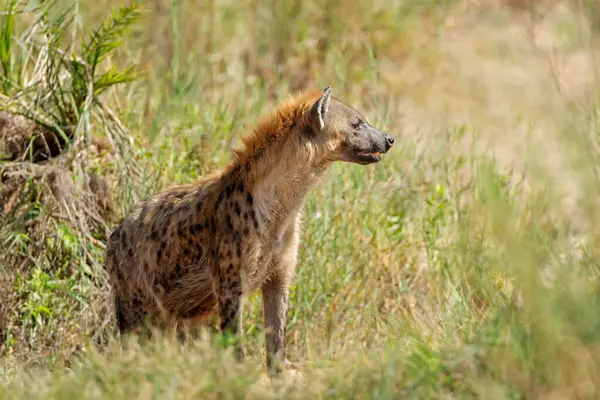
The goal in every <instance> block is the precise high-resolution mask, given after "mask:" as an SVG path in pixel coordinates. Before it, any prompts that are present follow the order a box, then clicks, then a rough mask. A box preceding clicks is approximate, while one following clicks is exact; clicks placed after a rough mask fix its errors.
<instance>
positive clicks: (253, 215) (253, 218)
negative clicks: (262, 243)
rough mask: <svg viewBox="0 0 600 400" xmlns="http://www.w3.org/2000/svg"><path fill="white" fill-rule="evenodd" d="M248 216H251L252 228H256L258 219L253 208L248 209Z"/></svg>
mask: <svg viewBox="0 0 600 400" xmlns="http://www.w3.org/2000/svg"><path fill="white" fill-rule="evenodd" d="M250 216H251V217H252V222H253V224H254V229H258V219H256V213H255V212H254V210H250Z"/></svg>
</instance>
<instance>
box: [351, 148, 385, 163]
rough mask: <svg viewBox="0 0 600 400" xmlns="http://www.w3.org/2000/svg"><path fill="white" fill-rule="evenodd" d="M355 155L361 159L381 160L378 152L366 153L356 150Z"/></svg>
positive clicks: (369, 160)
mask: <svg viewBox="0 0 600 400" xmlns="http://www.w3.org/2000/svg"><path fill="white" fill-rule="evenodd" d="M356 155H357V156H358V158H359V159H360V160H361V161H367V162H377V161H379V160H381V153H380V152H375V153H367V152H362V151H358V152H356Z"/></svg>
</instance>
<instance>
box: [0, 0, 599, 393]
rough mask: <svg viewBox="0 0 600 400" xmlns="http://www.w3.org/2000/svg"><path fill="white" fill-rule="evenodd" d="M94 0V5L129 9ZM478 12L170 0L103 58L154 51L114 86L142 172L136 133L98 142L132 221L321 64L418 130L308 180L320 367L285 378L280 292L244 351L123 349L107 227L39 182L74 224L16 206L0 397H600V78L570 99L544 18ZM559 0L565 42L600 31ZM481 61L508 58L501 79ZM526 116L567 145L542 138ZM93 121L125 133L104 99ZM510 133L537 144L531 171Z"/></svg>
mask: <svg viewBox="0 0 600 400" xmlns="http://www.w3.org/2000/svg"><path fill="white" fill-rule="evenodd" d="M62 3H65V4H66V2H62ZM107 3H110V4H111V5H116V4H117V3H120V2H118V1H109V2H107ZM123 3H124V2H123ZM590 4H591V3H590ZM78 7H79V9H78V12H77V14H76V19H75V21H76V22H77V23H79V24H81V25H82V26H83V27H88V26H90V25H89V24H90V23H91V26H94V27H95V26H98V25H99V24H98V21H100V19H102V18H104V17H105V16H106V15H108V14H109V12H108V11H107V10H105V9H104V8H103V7H101V6H100V5H93V4H92V3H87V2H81V3H80V4H79V3H78ZM478 12H479V13H480V14H479V17H478V18H480V20H481V21H482V22H479V24H478V25H477V26H476V27H473V26H472V24H473V22H472V19H470V18H472V17H470V14H469V11H468V10H467V9H466V8H465V4H464V3H463V2H461V1H427V2H419V1H414V2H411V1H408V2H404V3H402V5H398V4H396V2H392V1H385V0H384V1H375V2H373V1H368V2H367V1H361V0H356V1H351V2H341V1H336V0H318V1H317V0H315V1H310V2H306V1H296V0H294V1H289V2H282V3H281V4H280V5H277V6H275V7H273V6H272V3H271V2H266V1H262V0H253V1H251V2H249V3H247V4H244V5H242V4H241V3H237V2H230V1H219V2H216V1H209V2H201V4H199V3H195V2H186V1H162V0H156V1H153V2H149V3H148V4H147V5H146V8H145V11H144V15H145V19H142V20H141V21H140V22H139V24H138V25H139V27H140V29H138V30H136V31H135V32H134V34H133V35H132V38H131V40H129V41H127V42H125V43H124V44H123V45H122V46H119V47H116V46H115V48H114V49H112V50H114V55H113V57H110V58H107V59H106V60H105V61H106V64H105V65H103V67H102V68H104V69H103V70H102V71H111V68H113V66H114V68H117V69H115V70H123V69H122V68H127V66H131V65H140V66H142V67H143V68H144V70H145V71H146V75H145V76H144V79H141V80H138V81H135V82H130V83H127V84H124V85H120V86H115V88H114V90H113V89H111V90H107V91H106V92H104V93H101V94H99V95H98V98H99V99H101V101H102V102H103V104H106V105H108V106H110V108H111V109H112V110H116V111H117V114H118V117H119V118H120V120H121V121H123V123H124V125H125V126H126V127H127V128H128V132H129V133H128V134H131V136H132V138H133V139H134V140H132V142H133V143H134V146H135V148H134V151H133V152H131V154H132V155H133V157H135V162H136V163H137V164H138V165H143V166H144V174H143V175H141V176H140V177H137V178H135V179H133V178H132V177H126V178H128V179H129V180H128V181H125V180H124V178H125V177H124V176H123V175H126V174H125V173H124V172H123V171H124V169H123V167H122V165H123V164H122V161H120V159H119V158H118V155H119V154H120V153H119V152H117V151H115V149H114V148H113V150H112V152H110V153H109V154H108V155H106V154H104V155H101V154H100V155H99V154H95V153H91V152H89V153H88V152H84V153H83V154H84V157H85V161H86V168H89V169H90V170H93V171H94V172H96V173H97V174H99V175H101V176H103V177H104V178H105V179H106V181H107V183H108V185H109V188H110V192H111V193H112V194H113V196H114V200H115V204H116V216H115V217H114V218H113V219H110V218H108V219H107V220H106V223H107V224H108V225H109V226H110V227H113V226H115V225H116V223H117V221H118V219H119V218H120V217H122V216H123V215H125V213H126V212H127V211H128V210H129V209H130V207H131V206H132V204H133V203H134V201H135V200H136V199H138V198H140V197H144V196H146V195H147V194H149V193H151V192H154V191H156V190H158V189H160V188H164V187H167V186H169V185H171V184H175V183H183V182H192V181H194V180H195V179H197V178H198V177H199V176H202V175H204V174H206V173H208V172H210V171H213V170H215V169H216V168H220V167H222V166H224V165H225V164H226V163H227V162H228V160H229V157H230V147H231V146H232V145H233V144H235V142H236V141H237V140H238V138H239V135H240V134H241V133H243V132H244V130H246V129H249V128H250V126H251V124H252V123H253V122H254V121H256V119H257V118H258V116H259V114H261V113H263V112H268V111H269V109H270V108H271V107H272V106H273V105H274V104H276V103H277V102H278V101H280V100H281V99H283V98H284V97H285V96H287V94H288V93H289V92H290V91H291V90H292V89H294V88H298V87H301V86H303V85H308V86H311V87H314V86H317V87H323V86H325V85H327V84H332V85H333V88H334V95H335V96H336V97H339V98H340V99H343V100H346V101H347V102H349V103H350V104H352V105H353V106H355V107H356V108H358V109H360V110H361V111H363V113H364V114H365V115H367V117H368V119H369V120H370V121H371V122H373V123H374V124H375V125H377V126H378V127H379V128H381V129H384V130H386V131H388V132H390V133H392V134H394V136H395V137H396V145H395V147H394V148H393V149H392V150H391V151H390V152H389V153H388V154H387V155H386V156H385V157H384V160H383V161H382V162H380V163H379V164H377V165H373V166H368V167H362V166H357V165H349V164H337V165H335V166H334V167H332V168H331V170H330V171H329V173H328V176H327V179H326V180H324V181H323V183H322V184H321V185H320V186H319V187H317V188H316V189H315V190H314V191H313V192H312V193H311V194H310V195H309V197H308V198H307V200H306V204H305V207H304V213H305V224H304V227H303V233H302V240H301V246H300V254H299V265H298V274H297V277H296V279H295V281H294V284H293V287H292V290H291V300H290V311H289V323H288V339H287V341H288V344H287V348H288V356H289V358H290V359H291V360H292V361H293V362H294V363H295V364H296V367H297V369H298V371H299V372H300V373H301V374H302V376H303V378H302V380H300V381H296V380H293V379H291V377H288V375H286V376H285V377H288V378H289V379H282V380H275V381H273V384H272V386H264V385H261V384H260V383H258V382H259V381H260V378H261V376H262V374H263V371H264V367H263V360H264V342H263V332H262V310H261V299H260V295H259V294H254V295H252V296H250V297H249V298H248V299H247V301H246V303H245V307H244V315H243V334H244V339H243V340H244V349H245V354H246V358H247V359H246V361H245V362H243V363H235V362H234V361H233V359H232V356H231V350H230V349H226V348H223V346H222V345H221V344H220V343H221V341H220V340H219V338H218V337H215V336H210V335H209V336H207V337H205V338H202V339H199V340H197V341H193V342H191V343H186V344H181V343H173V342H171V341H169V340H166V339H164V340H160V339H159V340H157V341H156V342H154V343H147V344H138V343H135V342H131V343H127V346H125V347H124V348H121V346H120V343H119V340H117V335H116V332H115V329H114V321H113V319H112V315H111V314H112V311H111V306H110V302H109V297H108V287H107V285H106V281H105V273H104V271H103V269H102V266H101V263H102V256H103V252H102V246H101V245H99V244H94V243H96V242H94V241H91V240H89V239H87V238H86V239H85V240H82V239H81V236H80V230H79V226H78V225H76V224H73V223H71V222H69V221H62V220H55V219H52V217H51V215H50V213H51V211H52V210H49V209H48V207H47V206H45V205H44V203H43V198H36V197H32V198H28V199H27V202H28V204H30V205H31V207H30V211H29V212H30V213H33V214H32V215H31V216H30V217H28V218H32V219H34V218H42V217H45V218H47V219H45V220H44V221H50V222H49V223H50V224H51V225H50V226H51V227H52V229H53V232H56V233H53V235H52V236H51V237H49V238H48V241H47V242H44V246H39V244H37V245H36V241H37V240H38V239H37V237H36V236H34V233H35V232H32V231H31V230H29V229H30V228H29V226H28V225H13V228H14V229H13V230H11V231H10V235H9V236H8V237H9V238H10V239H11V241H10V243H9V245H10V247H2V249H3V250H4V251H6V252H8V251H12V252H15V253H16V252H18V253H19V255H20V256H21V257H22V258H23V259H25V260H26V261H27V262H26V263H25V264H24V265H25V267H23V266H19V267H18V268H16V267H15V266H14V265H13V264H11V263H10V262H8V261H5V260H7V259H9V258H2V257H0V278H2V275H1V274H4V275H5V276H14V275H16V278H15V279H14V280H13V281H10V282H11V286H10V287H8V289H6V288H5V289H4V290H3V291H0V299H2V298H3V297H2V295H3V293H9V295H7V296H8V297H7V299H9V300H10V302H11V303H10V304H11V305H14V309H11V310H9V313H8V316H5V317H4V320H2V319H0V322H1V323H0V333H1V336H0V337H1V339H2V344H1V348H2V350H0V354H1V357H2V358H1V360H0V381H1V382H2V385H3V386H1V387H0V398H7V399H9V398H10V399H19V398H28V399H29V398H45V399H51V398H57V399H59V398H60V399H70V398H131V397H141V398H242V397H244V398H246V397H256V398H378V399H388V398H389V399H391V398H424V399H429V398H472V397H476V398H486V399H487V398H490V399H496V398H498V399H513V398H538V397H542V396H559V395H562V396H565V397H567V398H595V397H597V396H598V392H599V388H598V386H597V385H598V384H597V382H598V379H599V378H600V368H599V365H598V361H597V358H598V355H599V353H598V348H599V347H598V344H600V299H599V293H600V292H599V291H598V288H599V287H600V286H599V284H600V280H599V278H600V253H599V251H600V241H599V240H598V233H599V232H598V229H597V228H596V226H597V223H596V221H597V215H598V213H597V212H596V209H597V201H596V198H597V193H598V190H600V185H599V184H598V181H597V180H596V178H595V176H596V174H595V173H596V169H597V160H598V158H597V157H598V152H597V145H598V138H599V137H600V136H598V127H597V124H596V121H595V120H596V118H595V116H596V115H597V102H596V101H594V100H595V97H596V96H595V93H597V92H596V89H597V87H596V85H595V83H588V84H587V85H588V87H589V88H590V92H591V93H592V95H591V96H583V95H582V96H580V97H577V99H576V100H573V98H569V99H566V98H565V96H567V95H566V94H565V93H564V92H563V93H557V92H556V88H555V86H554V83H555V82H554V81H552V78H551V77H550V78H548V79H547V80H546V79H545V78H544V76H545V75H544V73H541V72H540V71H547V69H546V68H547V65H546V64H545V62H546V60H545V59H544V57H538V56H537V55H535V56H531V57H529V58H528V56H527V54H529V53H530V52H532V51H533V50H532V48H531V47H528V46H529V43H527V42H526V39H525V37H526V36H525V35H523V36H522V37H521V36H507V37H510V38H511V39H507V40H504V41H503V40H502V39H498V33H496V32H497V29H504V30H505V31H506V32H508V33H507V35H508V34H510V32H512V31H511V30H510V29H512V28H515V26H520V25H518V22H515V21H520V20H519V19H518V17H520V16H522V14H515V13H516V11H510V10H507V9H506V8H504V7H503V6H502V7H500V8H494V7H483V6H482V7H481V8H480V9H479V11H478ZM549 13H550V14H551V16H550V17H548V20H547V21H548V24H550V25H552V29H549V31H560V29H558V28H557V26H556V25H558V26H559V27H560V26H569V35H570V36H569V40H568V41H564V40H563V41H562V42H561V41H560V40H559V41H557V43H558V46H561V45H564V47H563V48H558V49H555V50H554V51H555V52H559V53H560V52H561V51H563V53H560V54H561V55H562V56H565V57H566V56H567V55H569V54H571V53H572V52H573V51H579V50H581V51H585V52H588V51H589V52H590V53H593V52H594V51H596V48H595V47H594V46H595V44H594V43H595V40H596V38H595V36H593V35H594V34H590V35H592V36H590V38H591V39H590V40H587V39H586V38H585V37H584V38H583V39H582V40H581V41H580V42H578V41H577V39H576V38H577V37H578V36H577V35H575V34H573V32H572V31H573V30H575V28H571V27H573V26H578V27H580V28H581V32H587V31H586V29H585V26H584V25H583V24H584V23H585V22H582V21H583V20H582V19H580V18H579V15H578V14H576V12H571V13H566V14H560V18H558V17H557V18H556V19H553V17H552V15H553V14H552V13H551V12H549ZM456 21H458V22H456ZM465 21H466V22H465ZM469 21H471V22H469ZM557 21H558V22H557ZM565 21H566V22H565ZM21 22H23V21H21ZM454 23H456V24H458V25H459V27H462V30H461V29H457V30H453V28H452V24H454ZM553 24H554V25H553ZM576 24H579V25H576ZM498 25H499V27H498ZM16 26H18V25H16ZM488 26H493V28H489V29H486V27H488ZM4 27H5V26H4V25H3V28H4ZM475 28H477V30H476V29H475ZM90 29H91V28H90ZM471 29H472V31H473V32H474V33H470V32H471ZM86 30H87V28H86V29H84V31H86ZM3 31H4V30H0V32H3ZM452 35H462V36H459V38H460V39H461V40H462V41H463V42H464V43H467V44H469V43H470V44H471V45H472V47H473V48H474V49H475V50H473V51H472V52H471V50H469V49H465V48H463V47H453V49H456V48H458V49H459V50H460V51H462V53H453V54H449V53H445V51H446V48H447V45H448V43H450V44H456V43H463V42H461V41H460V40H457V41H454V42H453V41H452V37H453V36H452ZM83 37H84V38H85V37H89V36H83ZM515 37H518V38H521V39H514V38H515ZM448 38H450V39H448ZM115 40H117V41H118V38H115ZM445 40H448V41H449V42H445ZM499 40H500V41H499ZM511 40H512V41H511ZM516 40H521V41H520V42H518V41H516ZM563 42H564V43H563ZM77 43H79V42H77ZM590 43H591V44H590ZM69 45H70V43H68V41H67V44H65V46H69ZM465 46H466V45H465ZM482 49H483V50H482ZM489 49H503V51H502V52H495V51H491V52H490V51H489ZM524 49H527V50H524ZM0 51H4V48H2V49H0ZM11 51H13V52H14V51H15V50H14V48H13V49H12V50H11ZM456 51H458V50H456ZM496 53H498V54H496ZM586 54H587V53H586ZM0 55H5V53H1V54H0ZM3 57H4V59H7V60H9V62H12V61H10V59H8V58H7V57H6V56H3ZM507 57H508V62H507ZM511 57H512V58H511ZM457 60H458V61H457ZM453 62H458V64H452V63H453ZM473 63H476V64H475V65H476V66H478V68H479V69H481V70H482V71H486V72H485V73H482V76H483V78H481V81H478V80H477V76H475V77H473V75H474V72H472V70H470V69H469V67H471V66H472V65H473ZM508 64H510V65H511V66H512V67H514V66H515V65H517V66H518V65H520V66H521V67H522V74H523V75H525V76H526V79H525V80H524V81H525V83H524V84H525V85H527V86H525V87H523V88H520V89H519V90H512V89H511V88H510V87H509V88H506V85H504V83H503V82H505V80H506V79H508V78H506V77H504V76H499V75H494V73H497V71H498V70H502V71H503V70H507V69H509V68H508V66H507V65H508ZM11 65H12V64H11ZM453 65H458V67H455V68H452V66H453ZM490 65H493V66H499V67H498V69H493V68H491V67H490ZM3 68H7V67H3ZM11 68H12V67H11ZM457 70H458V71H459V72H460V71H462V70H464V71H466V72H464V75H462V76H461V75H451V74H452V73H454V72H455V71H457ZM103 73H104V72H103ZM444 74H448V76H449V77H448V78H444V77H443V76H444ZM469 74H470V75H469ZM21 75H22V76H25V75H23V74H21ZM575 75H577V74H575ZM457 76H460V79H459V78H457ZM508 77H509V78H510V79H513V78H514V79H516V82H522V81H518V79H520V78H519V77H520V75H516V76H512V75H508ZM571 78H572V79H574V78H573V77H572V76H571ZM495 82H500V83H498V84H496V83H495ZM517 84H518V83H515V85H517ZM498 88H500V90H497V89H498ZM4 90H5V91H3V92H2V93H4V94H6V95H7V96H8V95H14V93H11V92H10V91H9V90H7V89H4ZM525 92H526V93H527V96H525V95H522V96H521V95H519V94H523V93H525ZM446 98H450V99H451V101H450V102H449V103H443V101H444V99H446ZM473 99H475V100H473ZM531 99H533V100H531ZM528 101H531V102H530V103H528ZM448 110H450V112H448ZM452 113H455V114H456V115H458V117H456V118H461V117H463V116H466V117H465V118H463V119H462V121H461V120H459V121H457V120H453V119H451V118H449V117H448V114H450V116H451V117H452V116H453V115H452ZM461 113H462V114H461ZM498 113H501V116H500V117H498ZM423 115H425V117H422V116H423ZM523 120H524V121H525V125H527V126H528V128H527V129H531V130H532V131H533V132H534V133H536V132H541V134H542V137H543V142H544V144H555V145H556V148H557V149H558V151H557V152H556V153H552V152H550V150H548V148H546V147H544V148H542V147H538V148H536V147H535V146H533V147H532V148H531V149H530V150H529V152H521V151H520V150H519V147H518V145H517V144H518V143H517V141H518V140H522V135H523V133H522V130H521V129H522V126H521V125H520V124H521V123H522V121H523ZM429 121H431V122H432V123H431V124H430V125H428V124H427V123H428V122H429ZM538 126H540V127H538ZM507 127H510V128H507ZM547 127H551V128H547ZM88 133H89V134H90V135H93V136H102V135H104V131H103V128H102V126H101V124H100V123H98V122H94V123H92V124H91V125H90V127H89V132H88ZM499 135H501V136H499ZM496 137H500V138H501V139H494V138H496ZM513 143H517V144H515V145H514V147H510V146H512V144H513ZM519 143H520V142H519ZM494 146H496V147H494ZM502 146H509V147H508V148H510V149H511V150H513V152H511V153H510V154H511V156H514V157H516V158H517V159H518V158H519V157H521V159H520V160H518V161H520V162H517V163H516V166H515V168H514V170H513V171H512V172H511V170H510V169H509V168H508V166H509V163H508V162H506V161H505V160H503V159H502V157H501V154H502V151H501V150H503V149H505V147H502ZM481 148H490V151H489V152H488V151H486V152H484V151H481ZM71 151H72V152H73V153H77V154H79V152H81V151H82V150H81V148H80V147H77V146H74V148H73V150H71ZM523 153H526V154H525V155H523ZM115 154H116V155H115ZM497 154H500V156H497V157H494V155H497ZM549 161H550V164H548V162H549ZM548 165H551V166H553V168H550V167H548ZM87 170H88V169H85V171H87ZM79 172H80V171H79V170H77V169H75V170H72V171H71V175H72V178H73V181H74V182H77V180H78V179H80V175H78V173H79ZM123 182H128V183H126V184H123ZM0 185H2V184H0ZM1 188H2V186H0V189H1ZM564 188H569V191H573V192H569V191H565V189H564ZM565 192H566V193H565ZM573 198H574V199H575V200H573V201H574V206H568V204H570V203H568V202H567V203H565V199H567V200H572V199H573ZM565 204H567V205H565ZM28 215H29V214H28ZM17 227H22V228H19V229H17ZM20 229H21V230H20ZM90 234H92V235H95V237H97V238H98V239H99V240H100V242H101V241H103V240H104V238H105V236H104V235H105V234H104V232H102V229H97V231H95V230H93V229H92V230H91V231H90ZM0 239H3V240H4V236H0ZM3 246H5V244H3ZM6 246H8V245H6ZM32 251H33V252H34V253H32ZM5 255H9V256H10V255H11V254H5ZM3 282H4V281H2V280H0V285H1V284H2V283H3ZM0 317H2V315H0Z"/></svg>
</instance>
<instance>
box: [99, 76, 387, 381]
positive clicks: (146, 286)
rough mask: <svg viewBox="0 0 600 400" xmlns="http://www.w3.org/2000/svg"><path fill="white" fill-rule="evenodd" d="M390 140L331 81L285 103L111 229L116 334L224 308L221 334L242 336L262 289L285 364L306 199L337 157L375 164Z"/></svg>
mask: <svg viewBox="0 0 600 400" xmlns="http://www.w3.org/2000/svg"><path fill="white" fill-rule="evenodd" d="M393 143H394V139H393V138H392V136H390V135H389V134H387V133H384V132H382V131H380V130H378V129H376V128H374V127H373V126H371V125H370V124H369V123H368V122H367V121H366V119H365V117H364V116H363V115H361V114H360V113H359V112H358V111H356V110H354V109H353V108H351V107H350V106H348V105H346V104H344V103H343V102H341V101H339V100H337V99H334V98H331V87H330V86H328V87H327V88H326V89H325V90H324V91H320V90H319V91H310V92H303V93H300V94H298V95H296V96H294V97H292V98H290V99H289V100H288V101H286V102H285V103H283V104H281V105H280V106H279V107H277V108H276V109H275V110H274V111H273V112H272V113H271V114H270V115H268V116H266V117H264V118H263V119H262V121H260V122H259V123H258V125H257V126H256V127H255V129H253V130H252V131H251V133H249V134H248V135H246V136H244V137H242V146H241V147H240V148H239V149H236V150H235V157H234V160H233V162H232V163H231V164H230V165H229V166H228V167H226V168H225V169H224V170H222V171H219V172H218V173H216V174H214V175H212V176H209V177H205V178H203V179H200V180H199V181H198V182H196V183H194V184H189V185H183V186H176V187H174V188H171V189H169V190H167V191H165V192H163V193H161V194H157V195H155V196H153V197H151V198H150V199H148V200H146V201H143V202H141V203H139V204H137V205H136V206H135V208H134V209H133V211H132V212H131V214H129V215H128V216H127V217H126V218H125V220H124V221H123V222H122V223H121V224H120V225H119V226H118V227H117V228H116V229H115V231H114V232H113V233H112V235H111V236H110V238H109V240H108V245H107V250H106V262H107V269H108V271H109V273H110V282H111V285H112V287H113V292H114V304H115V311H116V317H117V324H118V327H119V330H120V332H121V333H125V332H128V331H131V330H134V328H138V327H140V326H143V325H144V324H145V321H149V322H150V323H151V324H153V325H155V326H158V327H159V328H168V327H174V326H176V325H177V324H178V323H190V322H192V323H193V322H194V321H199V320H201V319H203V318H206V317H207V316H209V315H211V314H212V313H213V312H218V315H219V317H220V327H221V330H222V331H229V332H231V333H233V334H238V332H239V319H240V308H241V300H242V295H243V294H244V293H247V292H250V291H253V290H255V289H258V288H260V289H261V290H262V295H263V306H264V320H265V321H264V325H265V335H266V350H267V365H268V367H269V368H270V369H271V368H272V367H275V368H276V370H277V372H279V371H280V369H279V367H278V366H277V365H278V363H275V361H276V360H277V361H283V360H284V359H285V336H286V323H287V310H288V298H289V287H290V282H291V281H292V278H293V276H294V271H295V267H296V260H297V254H298V235H299V229H300V222H301V221H300V220H301V208H302V203H303V200H304V198H305V196H306V194H307V192H308V191H309V190H310V188H311V187H312V186H313V185H314V184H315V183H316V182H317V181H318V178H319V177H321V176H322V175H323V173H324V172H325V170H326V169H327V167H329V166H330V165H331V163H332V162H334V161H346V162H352V163H357V164H362V165H366V164H372V163H376V162H378V161H379V160H380V159H381V156H382V153H386V152H387V151H388V150H389V149H390V148H391V147H392V145H393ZM236 352H237V355H238V356H239V357H241V356H242V353H241V345H240V344H238V345H237V346H236Z"/></svg>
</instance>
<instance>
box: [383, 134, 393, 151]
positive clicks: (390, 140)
mask: <svg viewBox="0 0 600 400" xmlns="http://www.w3.org/2000/svg"><path fill="white" fill-rule="evenodd" d="M385 143H386V144H387V148H388V150H389V149H390V148H391V147H392V146H393V145H394V137H393V136H392V135H390V134H387V133H386V134H385Z"/></svg>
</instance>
